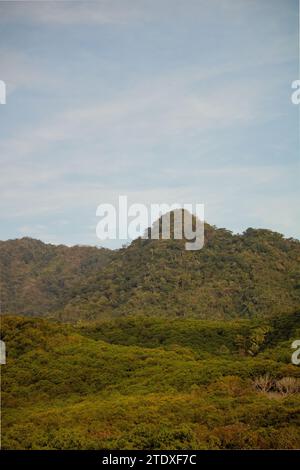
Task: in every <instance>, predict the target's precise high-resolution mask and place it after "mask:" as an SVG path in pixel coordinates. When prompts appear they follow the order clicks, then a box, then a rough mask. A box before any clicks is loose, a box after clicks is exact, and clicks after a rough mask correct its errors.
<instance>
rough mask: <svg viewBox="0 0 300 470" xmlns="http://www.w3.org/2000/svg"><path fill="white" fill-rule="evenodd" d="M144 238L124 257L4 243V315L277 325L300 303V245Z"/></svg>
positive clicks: (269, 239)
mask: <svg viewBox="0 0 300 470" xmlns="http://www.w3.org/2000/svg"><path fill="white" fill-rule="evenodd" d="M183 245H184V241H183V240H174V239H171V240H144V239H137V240H135V241H134V242H133V243H132V244H131V245H130V246H128V247H126V248H123V249H121V250H117V251H115V252H113V251H109V250H103V249H97V248H88V247H73V248H67V247H62V246H59V247H55V246H52V245H45V244H43V243H41V242H38V241H36V240H30V239H22V240H13V241H8V242H1V245H0V253H1V254H0V263H1V290H2V311H3V312H4V313H13V314H22V315H23V314H26V315H28V314H29V315H36V316H49V315H50V316H52V317H55V318H58V319H62V320H64V321H77V320H78V319H89V320H95V319H109V318H114V317H117V316H127V315H149V316H151V317H153V316H160V317H161V316H164V317H165V316H168V317H194V318H203V319H214V320H215V319H218V318H219V319H229V320H230V319H235V318H245V319H246V318H255V317H258V318H262V317H265V318H268V317H272V316H274V315H277V314H280V313H281V312H286V313H290V312H293V311H295V310H297V309H298V308H299V306H300V242H299V241H298V240H294V239H284V238H283V236H282V235H280V234H278V233H275V232H271V231H269V230H254V229H248V230H247V231H246V232H245V233H244V234H242V235H233V234H232V233H231V232H229V231H227V230H225V229H216V228H215V227H212V226H209V225H208V224H206V226H205V246H204V248H203V249H202V250H199V251H186V250H185V249H184V246H183Z"/></svg>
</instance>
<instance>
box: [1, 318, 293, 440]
mask: <svg viewBox="0 0 300 470" xmlns="http://www.w3.org/2000/svg"><path fill="white" fill-rule="evenodd" d="M291 317H292V316H291ZM286 322H287V323H288V324H289V325H290V332H291V335H293V333H294V332H295V331H297V326H299V316H298V314H295V315H294V316H293V317H292V318H289V319H288V320H286ZM276 324H277V326H278V322H277V323H276ZM279 325H280V322H279ZM292 325H293V326H292ZM281 326H282V330H280V326H279V328H278V331H277V335H276V336H274V334H273V333H272V331H273V324H272V321H270V322H266V321H265V320H264V321H263V322H261V323H259V322H257V321H249V320H248V321H245V320H243V321H237V322H233V321H232V322H228V321H226V322H224V321H223V322H221V321H216V322H213V321H207V320H195V319H189V318H187V319H170V318H154V319H153V321H152V322H151V321H150V319H149V318H148V317H138V318H117V319H115V320H114V321H101V322H96V323H92V324H89V323H82V322H80V323H79V324H77V325H73V326H71V325H64V324H59V323H56V322H54V321H47V320H43V319H33V318H24V317H13V316H5V317H3V319H2V337H3V339H4V340H5V342H6V345H7V364H6V365H5V366H2V446H3V448H5V449H238V448H244V449H251V448H267V449H275V448H284V449H289V448H291V449H292V448H298V447H299V444H300V432H299V429H300V427H299V424H300V421H299V416H300V394H299V393H297V391H296V392H295V390H296V389H295V387H294V388H293V393H289V390H291V385H293V384H294V383H295V381H296V380H299V377H300V370H299V368H298V367H297V366H293V365H292V364H291V363H290V354H291V351H290V343H291V342H292V340H293V339H295V338H294V337H293V336H291V337H289V338H288V339H287V338H286V332H285V330H284V328H285V322H283V323H282V324H281ZM267 327H268V328H267ZM237 335H240V337H241V338H243V342H244V344H245V345H246V349H245V350H243V351H242V350H241V349H240V348H239V346H238V344H237V341H236V337H237ZM189 338H190V341H189ZM253 338H254V339H253ZM257 338H258V339H259V340H258V339H257ZM253 341H254V344H255V348H256V346H257V345H258V343H259V347H258V349H259V350H257V349H255V357H253V355H252V352H251V353H249V352H248V353H247V349H249V348H248V345H249V344H250V345H251V344H253ZM238 343H239V342H238ZM286 352H287V354H286ZM280 357H281V359H279V358H280ZM264 375H266V376H267V377H269V378H270V380H271V381H272V382H273V383H276V387H277V389H278V390H279V388H280V392H278V393H275V392H274V391H272V392H270V393H268V392H264V393H263V392H262V391H261V389H259V388H256V387H255V386H254V384H255V383H258V381H259V380H260V377H263V376H264ZM297 377H298V379H297ZM279 386H280V387H279ZM278 387H279V388H278ZM287 433H288V437H287Z"/></svg>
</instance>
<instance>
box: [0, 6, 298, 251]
mask: <svg viewBox="0 0 300 470" xmlns="http://www.w3.org/2000/svg"><path fill="white" fill-rule="evenodd" d="M298 56H299V53H298V0H284V1H283V0H205V1H204V0H182V1H176V0H151V1H150V0H149V1H146V0H138V1H137V0H110V1H101V0H100V1H97V2H90V1H86V2H75V1H60V2H48V1H43V2H3V1H2V2H0V79H1V80H5V81H6V84H7V90H8V96H7V104H6V105H1V106H0V159H1V174H0V179H1V181H0V187H1V193H2V194H1V200H0V217H1V221H0V226H1V232H0V238H1V239H7V238H17V237H21V236H32V237H35V238H40V239H41V240H43V241H47V242H53V243H66V244H75V243H80V244H93V245H94V244H101V242H99V241H98V240H97V238H96V234H95V227H96V224H97V218H96V216H95V212H96V208H97V206H98V205H99V204H100V203H103V202H104V203H107V202H114V201H116V199H117V197H118V196H119V194H122V195H128V198H129V201H130V202H142V203H146V204H150V203H152V202H156V203H157V202H167V203H172V202H174V203H175V202H178V203H185V202H192V203H194V204H195V203H204V204H205V213H206V219H207V221H208V222H209V223H212V224H216V225H217V226H222V227H227V228H229V229H231V230H233V231H237V232H241V231H243V230H245V229H246V228H247V227H249V226H253V227H265V228H270V229H273V230H277V231H279V232H281V233H283V234H285V235H286V236H294V237H297V238H299V233H300V210H299V206H300V204H299V120H298V116H299V115H298V113H299V107H298V106H296V105H293V104H292V103H291V99H290V96H291V92H292V90H291V83H292V81H293V80H295V79H297V78H300V77H298ZM106 246H112V247H114V246H118V244H116V243H108V244H107V243H106Z"/></svg>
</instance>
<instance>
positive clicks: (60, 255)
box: [0, 238, 112, 316]
mask: <svg viewBox="0 0 300 470" xmlns="http://www.w3.org/2000/svg"><path fill="white" fill-rule="evenodd" d="M111 255H112V252H111V251H110V250H106V249H103V248H101V249H98V248H95V247H87V246H74V247H67V246H64V245H59V246H55V245H51V244H45V243H43V242H41V241H39V240H34V239H32V238H22V239H19V240H8V241H5V242H3V241H0V288H1V291H0V292H1V306H2V313H12V312H13V313H15V312H19V313H22V314H25V315H38V316H45V315H47V314H49V313H51V312H54V311H56V310H58V309H60V308H62V306H63V305H65V304H66V303H67V302H68V301H69V300H70V299H71V298H73V297H74V296H75V295H76V293H77V292H78V289H79V288H82V286H84V284H85V282H86V279H87V278H88V277H89V276H90V275H91V273H98V272H99V271H100V270H101V269H102V268H103V267H104V266H105V265H106V264H107V263H108V262H109V261H110V257H111Z"/></svg>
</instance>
